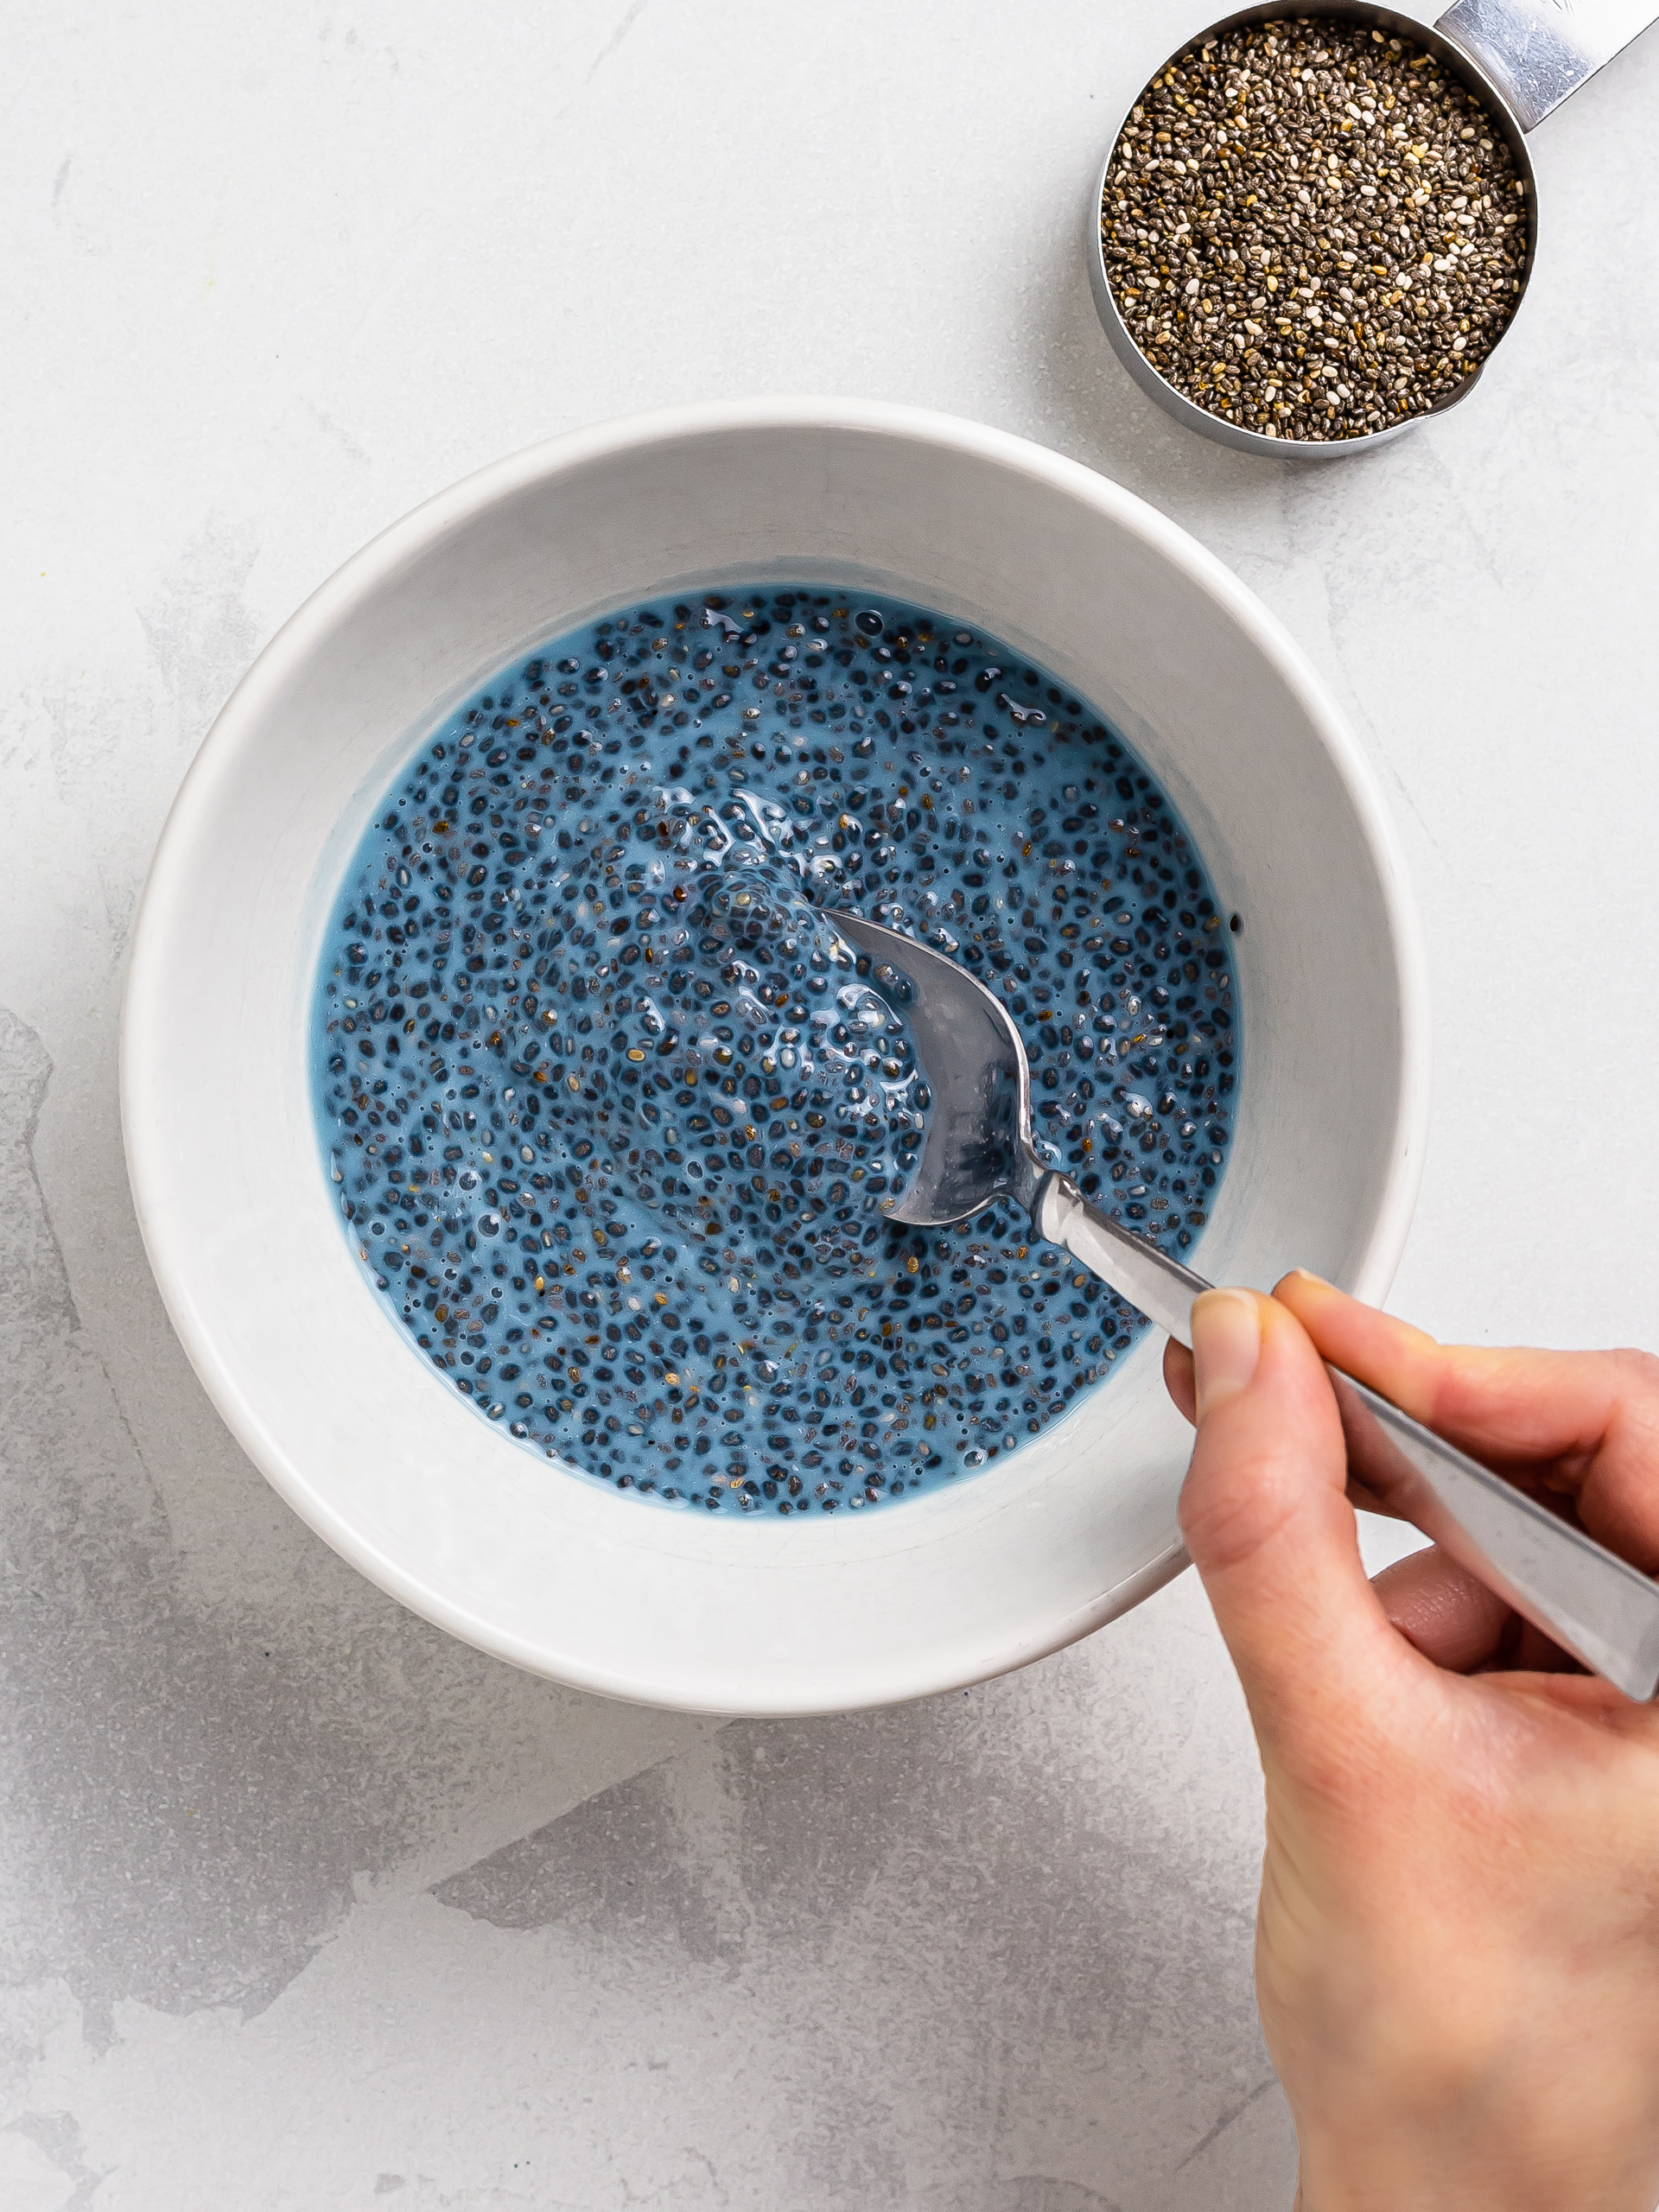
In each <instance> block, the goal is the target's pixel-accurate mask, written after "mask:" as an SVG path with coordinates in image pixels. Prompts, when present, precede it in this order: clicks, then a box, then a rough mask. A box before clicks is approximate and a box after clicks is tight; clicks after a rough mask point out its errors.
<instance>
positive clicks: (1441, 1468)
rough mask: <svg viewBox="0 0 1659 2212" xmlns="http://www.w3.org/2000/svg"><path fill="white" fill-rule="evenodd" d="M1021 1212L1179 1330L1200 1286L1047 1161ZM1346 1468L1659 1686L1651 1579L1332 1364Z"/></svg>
mask: <svg viewBox="0 0 1659 2212" xmlns="http://www.w3.org/2000/svg"><path fill="white" fill-rule="evenodd" d="M1031 1217H1032V1225H1033V1228H1034V1229H1035V1230H1036V1231H1037V1234H1038V1235H1039V1236H1041V1237H1044V1238H1046V1240H1047V1242H1048V1243H1051V1244H1058V1245H1060V1246H1062V1247H1063V1248H1064V1249H1065V1250H1066V1251H1068V1252H1070V1253H1071V1255H1072V1257H1073V1258H1074V1259H1076V1260H1080V1261H1081V1262H1082V1263H1083V1264H1084V1267H1086V1268H1090V1269H1091V1270H1092V1272H1093V1273H1094V1274H1097V1275H1098V1276H1099V1277H1100V1278H1101V1280H1102V1281H1103V1282H1106V1283H1109V1284H1110V1286H1111V1287H1112V1288H1113V1289H1114V1290H1115V1291H1116V1292H1117V1294H1118V1295H1119V1296H1120V1297H1121V1298H1127V1299H1128V1301H1129V1303H1130V1304H1131V1305H1132V1306H1136V1307H1137V1308H1138V1309H1139V1310H1140V1311H1141V1313H1144V1314H1145V1315H1146V1316H1147V1319H1148V1320H1150V1321H1154V1322H1156V1323H1157V1325H1158V1326H1159V1327H1160V1328H1161V1329H1165V1330H1166V1331H1167V1332H1169V1334H1170V1335H1171V1336H1173V1338H1176V1340H1177V1341H1178V1342H1179V1343H1180V1344H1190V1343H1191V1341H1192V1329H1191V1316H1192V1301H1193V1300H1194V1299H1195V1298H1197V1297H1198V1295H1199V1294H1200V1293H1201V1292H1203V1291H1206V1290H1208V1289H1210V1288H1211V1285H1210V1284H1209V1283H1207V1282H1206V1281H1205V1279H1204V1277H1203V1276H1202V1275H1198V1274H1193V1272H1192V1269H1191V1268H1184V1267H1182V1266H1181V1265H1180V1263H1179V1261H1175V1260H1172V1259H1169V1258H1167V1257H1166V1255H1165V1254H1164V1253H1162V1252H1160V1251H1159V1250H1158V1249H1157V1247H1156V1246H1155V1245H1153V1244H1149V1243H1147V1242H1146V1241H1145V1239H1144V1238H1142V1237H1139V1236H1135V1234H1134V1233H1133V1232H1132V1231H1131V1230H1127V1229H1124V1228H1123V1227H1122V1226H1121V1225H1120V1224H1118V1223H1117V1222H1115V1221H1113V1220H1111V1219H1110V1218H1109V1216H1107V1215H1106V1214H1103V1212H1102V1211H1100V1209H1099V1208H1098V1207H1097V1206H1093V1205H1090V1203H1089V1201H1088V1200H1087V1198H1084V1195H1083V1193H1082V1192H1080V1191H1079V1190H1078V1188H1077V1185H1076V1184H1075V1183H1073V1182H1072V1181H1071V1179H1070V1177H1069V1176H1065V1175H1056V1174H1052V1173H1050V1174H1046V1175H1045V1176H1044V1177H1043V1179H1042V1180H1041V1182H1040V1183H1039V1185H1038V1186H1037V1191H1036V1194H1035V1196H1034V1198H1033V1201H1032V1209H1031ZM1329 1372H1330V1375H1331V1380H1332V1385H1333V1386H1334V1388H1335V1390H1336V1394H1337V1404H1338V1408H1339V1410H1340V1412H1341V1414H1342V1426H1343V1433H1344V1437H1345V1439H1346V1440H1347V1446H1348V1471H1349V1475H1350V1478H1351V1479H1352V1480H1354V1481H1356V1482H1357V1483H1359V1484H1362V1485H1363V1487H1364V1488H1365V1489H1366V1490H1368V1491H1370V1492H1371V1494H1372V1496H1373V1497H1376V1499H1377V1500H1378V1502H1379V1503H1381V1504H1382V1505H1383V1506H1384V1507H1385V1508H1386V1509H1387V1510H1389V1512H1390V1513H1393V1514H1395V1515H1397V1516H1399V1517H1400V1518H1401V1519H1402V1520H1405V1521H1409V1522H1413V1523H1414V1525H1415V1526H1416V1527H1417V1528H1419V1529H1421V1530H1422V1532H1423V1534H1424V1535H1426V1536H1428V1537H1429V1538H1431V1539H1432V1540H1433V1542H1435V1543H1436V1544H1438V1545H1439V1546H1440V1549H1441V1550H1442V1551H1444V1552H1446V1554H1448V1555H1449V1556H1450V1557H1452V1558H1453V1559H1455V1560H1457V1561H1458V1562H1459V1565H1460V1566H1462V1567H1466V1568H1467V1569H1468V1571H1469V1572H1470V1573H1471V1574H1473V1575H1476V1576H1478V1579H1479V1580H1481V1581H1482V1582H1484V1584H1485V1585H1486V1586H1487V1587H1488V1588H1489V1589H1490V1590H1493V1591H1496V1592H1497V1595H1498V1596H1499V1597H1501V1598H1502V1599H1504V1601H1505V1602H1506V1603H1507V1604H1509V1605H1513V1606H1514V1608H1515V1610H1516V1612H1518V1613H1521V1614H1522V1615H1524V1617H1525V1618H1527V1619H1528V1620H1529V1621H1531V1622H1532V1624H1534V1626H1535V1627H1536V1628H1540V1629H1541V1630H1543V1632H1544V1634H1545V1635H1546V1636H1548V1637H1550V1638H1551V1639H1552V1640H1553V1641H1554V1643H1559V1644H1560V1646H1561V1648H1562V1649H1563V1650H1566V1651H1570V1652H1571V1653H1572V1655H1573V1657H1574V1658H1575V1659H1578V1660H1580V1661H1581V1662H1582V1663H1583V1664H1584V1665H1585V1666H1586V1667H1588V1668H1589V1669H1591V1670H1592V1672H1593V1673H1595V1674H1598V1675H1604V1676H1605V1678H1606V1680H1607V1681H1610V1682H1611V1683H1613V1684H1614V1685H1615V1686H1616V1687H1617V1688H1619V1689H1621V1690H1623V1691H1624V1694H1625V1695H1626V1696H1627V1697H1630V1698H1635V1699H1637V1700H1642V1701H1645V1700H1648V1699H1649V1698H1651V1697H1653V1696H1654V1695H1655V1694H1656V1691H1659V1584H1656V1583H1655V1582H1653V1581H1651V1580H1649V1578H1648V1577H1647V1576H1646V1575H1644V1574H1641V1573H1637V1570H1636V1568H1635V1567H1631V1566H1630V1565H1629V1564H1628V1563H1627V1562H1626V1561H1625V1560H1622V1559H1620V1558H1619V1557H1618V1554H1616V1553H1614V1552H1610V1551H1608V1550H1607V1549H1606V1548H1605V1546H1603V1545H1601V1544H1599V1543H1597V1542H1596V1541H1594V1539H1593V1538H1592V1537H1590V1536H1587V1535H1585V1533H1584V1531H1583V1530H1582V1529H1577V1528H1574V1527H1573V1525H1572V1523H1571V1522H1567V1521H1563V1520H1561V1519H1560V1517H1559V1516H1557V1515H1556V1514H1554V1513H1552V1512H1551V1511H1550V1510H1549V1509H1548V1507H1547V1506H1543V1505H1541V1504H1540V1503H1538V1502H1537V1500H1536V1499H1535V1498H1532V1497H1528V1496H1527V1495H1526V1493H1525V1492H1524V1491H1518V1490H1516V1488H1515V1487H1514V1485H1513V1484H1510V1483H1507V1482H1505V1481H1504V1480H1503V1478H1502V1477H1501V1476H1499V1475H1495V1474H1493V1473H1492V1472H1491V1470H1490V1469H1488V1468H1486V1467H1483V1466H1482V1465H1480V1463H1479V1461H1478V1460H1476V1459H1470V1457H1469V1456H1468V1454H1467V1453H1466V1452H1459V1450H1458V1449H1457V1447H1456V1446H1454V1445H1451V1444H1447V1443H1446V1441H1445V1440H1444V1439H1443V1438H1441V1437H1438V1436H1436V1435H1435V1434H1434V1433H1433V1430H1432V1429H1427V1428H1425V1427H1423V1426H1422V1424H1421V1422H1420V1421H1413V1420H1412V1418H1411V1417H1410V1415H1409V1414H1403V1413H1402V1412H1401V1410H1400V1408H1398V1407H1397V1406H1395V1405H1393V1404H1391V1403H1390V1402H1389V1400H1388V1399H1387V1398H1384V1397H1381V1396H1379V1395H1378V1394H1377V1393H1376V1391H1375V1390H1372V1389H1367V1387H1366V1386H1365V1384H1364V1383H1357V1382H1355V1381H1354V1380H1353V1378H1352V1377H1351V1376H1347V1375H1344V1374H1343V1373H1342V1372H1341V1370H1339V1369H1337V1368H1332V1369H1331V1370H1329Z"/></svg>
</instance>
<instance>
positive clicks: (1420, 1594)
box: [1371, 1547, 1516, 1675]
mask: <svg viewBox="0 0 1659 2212" xmlns="http://www.w3.org/2000/svg"><path fill="white" fill-rule="evenodd" d="M1371 1587H1372V1588H1373V1589H1374V1590H1375V1591H1376V1594H1377V1597H1378V1599H1380V1601H1381V1603H1382V1606H1383V1611H1384V1612H1385V1613H1386V1614H1387V1615H1388V1618H1389V1620H1391V1621H1392V1622H1393V1624H1394V1625H1395V1628H1396V1629H1398V1630H1399V1631H1400V1633H1401V1635H1402V1636H1403V1637H1406V1638H1407V1640H1408V1642H1409V1643H1414V1644H1415V1645H1416V1647H1417V1649H1418V1650H1419V1651H1421V1653H1422V1655H1423V1656H1424V1658H1425V1659H1432V1660H1433V1662H1434V1664H1435V1665H1436V1666H1437V1667H1444V1668H1446V1669H1447V1671H1448V1672H1449V1673H1451V1674H1453V1675H1469V1674H1472V1673H1473V1672H1474V1670H1475V1669H1476V1668H1478V1667H1484V1666H1490V1665H1491V1663H1492V1662H1494V1661H1495V1660H1497V1658H1498V1657H1499V1656H1500V1654H1501V1653H1502V1652H1503V1648H1504V1645H1505V1643H1506V1641H1507V1640H1509V1639H1510V1638H1511V1635H1512V1631H1513V1629H1514V1626H1515V1624H1516V1614H1515V1612H1514V1611H1512V1609H1511V1608H1510V1606H1508V1605H1505V1604H1504V1602H1503V1599H1501V1598H1499V1597H1496V1596H1494V1594H1493V1593H1492V1592H1491V1591H1490V1590H1489V1589H1488V1588H1487V1587H1486V1586H1485V1584H1484V1582H1478V1581H1477V1580H1476V1579H1475V1577H1474V1576H1473V1575H1472V1574H1471V1573H1469V1572H1468V1570H1467V1569H1466V1568H1465V1567H1459V1565H1458V1563H1457V1561H1456V1560H1452V1559H1448V1558H1447V1557H1446V1554H1445V1553H1444V1552H1441V1551H1436V1550H1435V1549H1433V1548H1432V1547H1431V1548H1430V1549H1429V1550H1427V1551H1425V1552H1413V1553H1412V1554H1411V1555H1410V1556H1409V1558H1407V1559H1402V1560H1395V1563H1394V1565H1393V1566H1392V1567H1384V1568H1383V1572H1382V1573H1381V1574H1379V1575H1376V1577H1375V1578H1374V1579H1373V1580H1372V1583H1371Z"/></svg>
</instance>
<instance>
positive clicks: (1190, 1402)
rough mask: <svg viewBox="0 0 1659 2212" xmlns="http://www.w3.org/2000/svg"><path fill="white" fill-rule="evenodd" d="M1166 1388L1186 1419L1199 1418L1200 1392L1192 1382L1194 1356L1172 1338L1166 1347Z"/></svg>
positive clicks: (1196, 1419) (1183, 1345)
mask: <svg viewBox="0 0 1659 2212" xmlns="http://www.w3.org/2000/svg"><path fill="white" fill-rule="evenodd" d="M1164 1388H1165V1389H1166V1390H1167V1391H1168V1393H1169V1395H1170V1396H1171V1397H1172V1398H1173V1400H1174V1401H1175V1403H1176V1406H1177V1407H1178V1408H1179V1410H1180V1412H1181V1413H1182V1414H1185V1417H1186V1419H1187V1420H1188V1421H1192V1422H1194V1423H1195V1424H1196V1422H1197V1421H1198V1390H1197V1388H1196V1386H1195V1385H1194V1383H1193V1381H1192V1353H1191V1352H1190V1351H1188V1350H1187V1348H1186V1346H1185V1344H1177V1343H1176V1341H1175V1339H1174V1338H1173V1337H1171V1338H1169V1339H1168V1340H1167V1342H1166V1344H1165V1345H1164Z"/></svg>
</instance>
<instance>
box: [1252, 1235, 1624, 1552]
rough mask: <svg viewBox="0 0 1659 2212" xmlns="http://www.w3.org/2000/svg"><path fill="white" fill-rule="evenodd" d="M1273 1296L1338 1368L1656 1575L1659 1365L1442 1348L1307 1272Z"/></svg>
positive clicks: (1618, 1358) (1607, 1355)
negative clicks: (1550, 1495)
mask: <svg viewBox="0 0 1659 2212" xmlns="http://www.w3.org/2000/svg"><path fill="white" fill-rule="evenodd" d="M1274 1298H1275V1299H1276V1300H1279V1302H1280V1303H1281V1304H1282V1305H1284V1306H1288V1307H1289V1309H1290V1310H1291V1312H1292V1313H1294V1314H1295V1315H1296V1318H1297V1319H1298V1320H1300V1322H1301V1324H1302V1325H1303V1327H1304V1328H1305V1329H1306V1331H1307V1332H1308V1334H1309V1336H1310V1337H1311V1338H1313V1342H1314V1343H1315V1344H1317V1345H1318V1347H1319V1351H1320V1352H1321V1353H1322V1355H1323V1356H1324V1357H1325V1358H1326V1359H1328V1360H1329V1361H1330V1362H1331V1363H1332V1365H1333V1366H1336V1367H1340V1368H1342V1369H1344V1370H1345V1371H1346V1372H1347V1373H1348V1374H1350V1375H1353V1376H1357V1377H1358V1379H1359V1380H1360V1381H1361V1382H1363V1383H1370V1385H1371V1387H1372V1389H1376V1390H1380V1391H1381V1392H1382V1393H1383V1396H1384V1397H1387V1398H1391V1399H1392V1400H1393V1401H1394V1402H1395V1405H1397V1406H1399V1407H1400V1408H1402V1410H1403V1411H1405V1412H1406V1413H1408V1414H1412V1415H1413V1416H1414V1418H1415V1419H1416V1420H1418V1421H1424V1422H1426V1423H1427V1425H1428V1427H1431V1428H1433V1430H1434V1431H1435V1432H1436V1433H1438V1434H1439V1435H1441V1436H1444V1437H1446V1438H1448V1439H1449V1440H1451V1441H1452V1443H1454V1444H1457V1445H1459V1446H1461V1447H1462V1448H1463V1449H1464V1450H1465V1451H1466V1452H1471V1453H1472V1454H1473V1455H1474V1457H1475V1458H1476V1459H1480V1460H1482V1461H1483V1462H1484V1464H1485V1465H1488V1466H1491V1467H1495V1468H1497V1469H1498V1470H1499V1471H1501V1472H1503V1473H1508V1474H1514V1475H1520V1476H1528V1475H1530V1476H1533V1477H1537V1478H1541V1479H1542V1481H1543V1482H1544V1484H1545V1485H1546V1486H1547V1487H1548V1488H1550V1489H1553V1490H1556V1491H1560V1492H1562V1493H1564V1494H1566V1495H1568V1496H1571V1497H1573V1498H1575V1499H1576V1500H1577V1501H1578V1505H1579V1512H1580V1518H1581V1520H1582V1521H1583V1522H1584V1525H1585V1527H1586V1529H1589V1530H1590V1531H1591V1533H1592V1535H1595V1536H1597V1537H1598V1538H1599V1540H1600V1541H1602V1542H1603V1543H1605V1544H1608V1545H1610V1546H1611V1548H1613V1549H1614V1550H1616V1551H1618V1552H1619V1553H1620V1554H1622V1555H1623V1556H1624V1558H1626V1559H1628V1560H1630V1562H1631V1563H1632V1565H1634V1566H1637V1567H1641V1568H1642V1569H1643V1572H1644V1573H1654V1572H1655V1571H1656V1570H1659V1476H1656V1470H1659V1362H1656V1361H1655V1360H1653V1359H1652V1358H1650V1357H1649V1355H1648V1354H1646V1353H1645V1352H1635V1351H1586V1352H1558V1351H1528V1350H1524V1349H1515V1348H1510V1349H1504V1350H1491V1349H1487V1348H1485V1347H1483V1346H1479V1345H1472V1344H1437V1343H1436V1342H1435V1341H1434V1339H1433V1337H1430V1336H1426V1335H1425V1334H1424V1333H1423V1332H1422V1331H1421V1329H1414V1328H1412V1327H1410V1326H1408V1324H1407V1323H1405V1322H1403V1321H1396V1320H1395V1319H1392V1318H1391V1316H1389V1314H1386V1313H1378V1312H1377V1311H1376V1308H1375V1307H1374V1306H1362V1305H1361V1304H1360V1303H1359V1301H1358V1300H1357V1299H1352V1298H1348V1297H1345V1296H1344V1294H1343V1293H1342V1292H1341V1291H1339V1290H1337V1289H1336V1288H1334V1287H1332V1285H1331V1284H1330V1283H1327V1282H1322V1281H1320V1280H1319V1277H1318V1276H1317V1275H1312V1274H1307V1273H1306V1270H1305V1269H1302V1268H1298V1269H1297V1270H1296V1271H1295V1272H1294V1274H1288V1275H1287V1276H1286V1277H1285V1279H1284V1281H1282V1282H1281V1283H1280V1284H1279V1285H1278V1286H1277V1287H1276V1288H1275V1290H1274Z"/></svg>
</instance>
